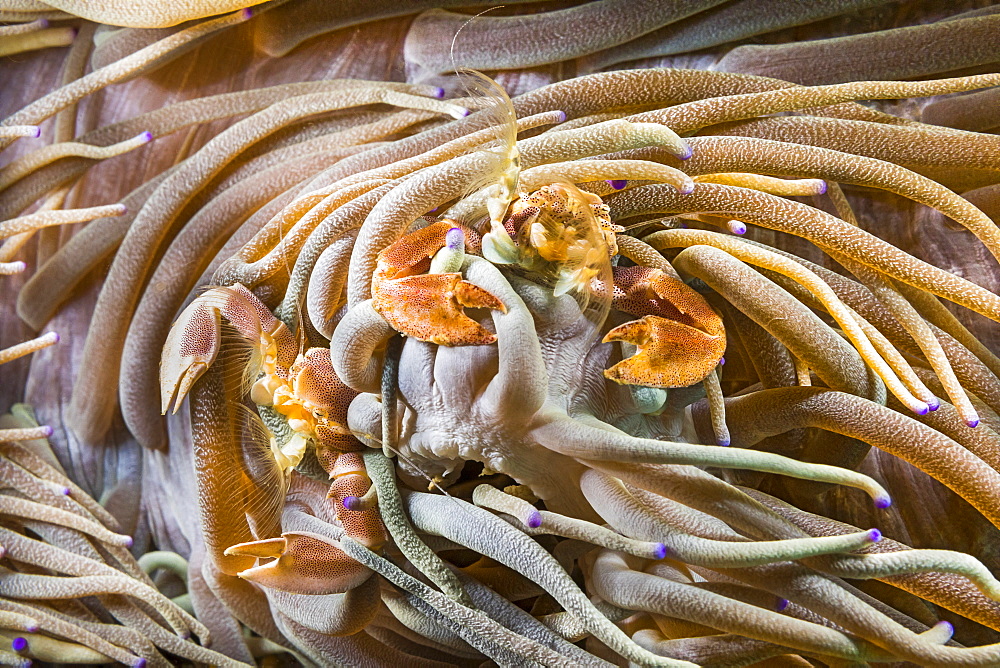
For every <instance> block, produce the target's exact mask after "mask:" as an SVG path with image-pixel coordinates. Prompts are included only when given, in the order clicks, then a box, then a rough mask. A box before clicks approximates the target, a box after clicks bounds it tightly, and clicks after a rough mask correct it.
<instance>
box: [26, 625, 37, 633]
mask: <svg viewBox="0 0 1000 668" xmlns="http://www.w3.org/2000/svg"><path fill="white" fill-rule="evenodd" d="M38 629H39V626H38V624H25V625H24V630H25V631H27V632H28V633H37V632H38Z"/></svg>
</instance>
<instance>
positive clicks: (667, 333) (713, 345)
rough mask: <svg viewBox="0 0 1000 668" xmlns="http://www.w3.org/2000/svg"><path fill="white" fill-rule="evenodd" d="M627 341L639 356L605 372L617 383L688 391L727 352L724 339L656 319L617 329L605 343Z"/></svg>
mask: <svg viewBox="0 0 1000 668" xmlns="http://www.w3.org/2000/svg"><path fill="white" fill-rule="evenodd" d="M609 341H624V342H626V343H631V344H634V345H635V346H637V347H638V348H639V352H638V353H636V354H635V355H633V356H632V357H629V358H627V359H624V360H622V361H621V362H619V363H618V364H615V365H614V366H613V367H611V368H610V369H606V370H605V371H604V375H605V377H607V378H610V379H611V380H613V381H615V382H616V383H625V384H629V385H645V386H647V387H662V388H667V387H687V386H689V385H694V384H695V383H697V382H699V381H701V380H703V379H704V378H705V376H707V375H708V374H709V372H710V371H712V369H714V368H715V366H716V365H717V364H718V363H719V359H720V358H721V357H722V353H723V352H725V348H726V339H725V337H723V336H718V335H712V334H707V333H706V332H703V331H701V330H700V329H696V328H694V327H691V326H689V325H685V324H683V323H680V322H677V321H675V320H668V319H667V318H661V317H660V316H656V315H647V316H644V317H643V318H642V320H633V321H631V322H626V323H625V324H623V325H619V326H618V327H615V328H614V329H612V330H611V331H610V332H608V333H607V334H606V335H605V337H604V342H605V343H607V342H609Z"/></svg>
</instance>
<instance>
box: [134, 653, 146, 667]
mask: <svg viewBox="0 0 1000 668" xmlns="http://www.w3.org/2000/svg"><path fill="white" fill-rule="evenodd" d="M132 665H133V666H134V667H135V668H146V660H145V659H144V658H142V657H141V656H140V657H139V658H138V659H136V660H135V663H133V664H132Z"/></svg>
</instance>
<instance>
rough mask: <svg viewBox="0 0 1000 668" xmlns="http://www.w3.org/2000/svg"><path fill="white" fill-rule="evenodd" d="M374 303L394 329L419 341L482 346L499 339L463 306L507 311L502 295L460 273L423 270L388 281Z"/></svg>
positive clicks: (378, 291) (376, 295)
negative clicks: (467, 312)
mask: <svg viewBox="0 0 1000 668" xmlns="http://www.w3.org/2000/svg"><path fill="white" fill-rule="evenodd" d="M372 306H373V307H374V308H375V310H376V311H378V312H379V313H380V314H382V317H383V318H385V319H386V322H388V323H389V324H390V325H391V326H392V328H393V329H395V330H396V331H398V332H401V333H403V334H405V335H406V336H411V337H413V338H415V339H418V340H420V341H430V342H431V343H437V344H438V345H443V346H479V345H485V344H490V343H493V342H494V341H496V340H497V337H496V334H493V333H492V332H490V331H489V330H487V329H486V328H485V327H483V326H482V325H480V324H479V323H478V322H476V321H475V320H473V319H472V318H470V317H469V316H467V315H465V313H464V312H463V311H462V307H464V306H468V307H470V308H491V309H497V310H500V311H503V312H504V313H506V312H507V308H506V307H505V306H504V305H503V302H501V301H500V300H499V299H497V298H496V297H495V296H493V295H492V294H491V293H489V292H487V291H486V290H484V289H483V288H481V287H479V286H478V285H475V284H473V283H470V282H468V281H464V280H462V275H461V274H421V275H418V276H407V277H406V278H400V279H396V280H393V281H386V282H385V283H383V284H382V285H380V286H379V289H378V290H377V291H375V293H374V296H373V299H372Z"/></svg>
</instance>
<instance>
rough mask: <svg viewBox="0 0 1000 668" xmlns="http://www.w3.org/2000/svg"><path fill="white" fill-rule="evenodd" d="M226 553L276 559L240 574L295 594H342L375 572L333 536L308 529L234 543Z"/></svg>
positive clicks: (263, 584)
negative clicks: (338, 543)
mask: <svg viewBox="0 0 1000 668" xmlns="http://www.w3.org/2000/svg"><path fill="white" fill-rule="evenodd" d="M226 555H227V556H229V555H239V556H247V557H257V558H258V559H266V558H273V559H274V561H270V562H268V563H266V564H262V565H259V566H254V567H253V568H248V569H246V570H245V571H240V572H239V573H238V575H239V576H240V577H241V578H243V579H244V580H249V581H250V582H254V583H256V584H259V585H261V586H264V587H270V588H272V589H280V590H281V591H287V592H291V593H293V594H342V593H344V592H346V591H349V590H351V589H353V588H355V587H357V586H358V585H360V584H361V583H363V582H364V581H365V580H367V579H368V578H369V577H371V574H372V572H371V571H370V570H369V569H368V568H367V567H365V566H362V565H361V564H359V563H358V562H356V561H355V560H354V559H351V558H350V557H348V556H347V555H346V554H344V553H343V552H342V551H341V549H340V548H339V547H338V546H337V545H336V543H334V542H333V541H331V540H330V539H329V538H326V537H325V536H321V535H319V534H315V533H310V532H307V531H289V532H286V533H283V534H281V537H280V538H268V539H266V540H258V541H253V542H250V543H240V544H239V545H233V546H231V547H229V548H227V549H226Z"/></svg>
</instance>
